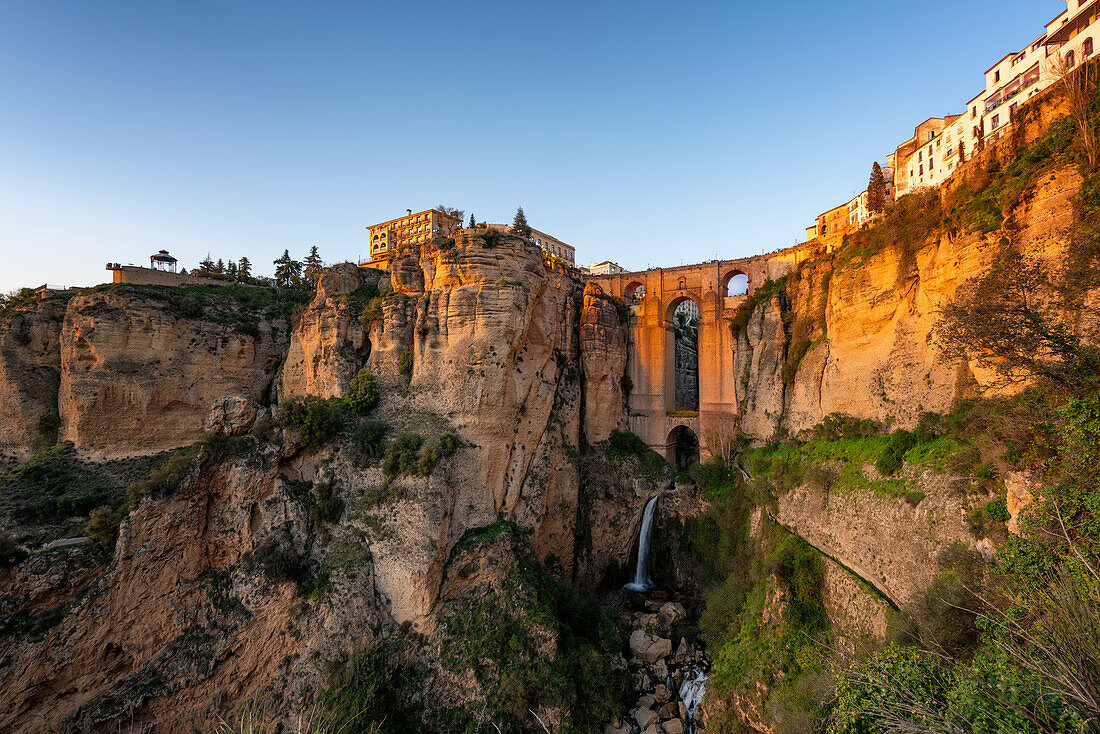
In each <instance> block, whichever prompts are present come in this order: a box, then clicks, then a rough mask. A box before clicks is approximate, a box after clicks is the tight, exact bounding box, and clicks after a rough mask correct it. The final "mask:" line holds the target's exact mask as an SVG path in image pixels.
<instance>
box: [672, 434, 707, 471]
mask: <svg viewBox="0 0 1100 734" xmlns="http://www.w3.org/2000/svg"><path fill="white" fill-rule="evenodd" d="M668 447H669V454H670V455H669V463H670V464H672V466H673V468H674V469H676V472H677V473H680V472H683V471H687V470H688V467H690V466H691V465H692V464H695V463H697V462H698V461H699V437H698V436H696V435H695V431H693V430H691V429H690V428H688V427H687V426H676V427H675V428H673V429H672V431H671V432H670V433H669V434H668Z"/></svg>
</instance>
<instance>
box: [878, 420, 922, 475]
mask: <svg viewBox="0 0 1100 734" xmlns="http://www.w3.org/2000/svg"><path fill="white" fill-rule="evenodd" d="M916 445H917V437H916V436H915V435H914V434H912V433H910V432H909V431H906V430H903V429H900V428H899V429H898V430H896V431H894V432H893V433H892V434H891V435H890V443H888V444H886V447H885V448H884V449H883V450H882V453H881V454H879V457H878V460H877V461H875V468H876V469H878V470H879V473H881V474H882V475H883V476H892V475H894V474H897V472H898V470H899V469H901V467H902V464H903V463H904V459H905V454H907V453H908V452H909V449H911V448H913V447H914V446H916Z"/></svg>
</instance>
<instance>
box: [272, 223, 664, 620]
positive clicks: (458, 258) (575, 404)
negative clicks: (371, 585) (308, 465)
mask: <svg viewBox="0 0 1100 734" xmlns="http://www.w3.org/2000/svg"><path fill="white" fill-rule="evenodd" d="M392 267H393V270H392V273H391V274H390V280H389V283H385V282H382V284H381V287H380V288H379V291H380V292H382V293H383V294H384V295H383V296H382V299H381V302H380V303H379V304H376V305H375V306H373V307H372V308H374V309H375V311H376V315H375V316H374V318H373V319H371V318H368V319H367V320H366V324H364V320H363V319H362V318H361V317H360V316H361V312H362V308H363V306H362V304H360V305H359V306H358V307H354V306H353V305H351V304H348V302H347V300H346V299H345V298H341V296H343V295H345V294H348V293H351V292H353V291H355V290H356V289H358V288H360V287H362V286H363V285H366V281H367V279H368V278H371V277H377V276H374V275H373V274H372V273H370V272H368V273H362V272H355V271H358V269H354V270H352V269H334V270H330V271H329V273H328V274H326V276H325V278H324V279H323V280H322V282H321V288H320V289H319V291H318V294H317V297H316V299H315V300H314V302H313V304H311V306H310V307H309V308H308V309H307V310H306V312H305V314H304V315H303V317H302V319H301V320H300V321H299V323H298V325H297V327H296V329H295V331H294V334H293V335H292V337H291V347H290V352H289V355H288V359H287V363H286V365H285V366H284V368H283V372H282V376H281V379H280V386H281V387H280V399H281V400H286V399H290V398H293V397H296V396H301V395H305V394H318V395H322V396H331V395H340V394H343V391H344V390H345V389H346V387H347V384H348V382H350V380H351V378H352V377H353V376H354V375H355V374H356V372H358V370H359V369H360V368H361V367H366V368H367V369H368V370H369V371H370V372H371V373H372V374H373V375H374V376H375V378H376V380H377V381H378V383H379V384H380V385H381V386H382V388H383V390H382V392H383V394H384V405H383V406H382V408H381V411H380V414H381V415H384V416H386V417H387V420H388V421H389V422H390V423H392V424H394V425H395V426H403V425H406V424H407V425H408V426H409V428H410V430H412V429H414V428H415V425H416V423H415V420H413V418H412V417H415V416H423V417H424V418H423V420H437V419H442V420H443V421H444V422H445V423H446V424H448V425H450V426H453V428H454V429H455V430H456V432H457V433H458V435H459V436H460V437H462V438H463V439H464V440H465V441H466V442H468V443H469V444H470V448H469V449H468V450H467V454H468V457H467V459H466V460H465V461H463V462H462V464H461V465H459V466H454V467H452V468H451V469H450V470H449V471H448V477H447V479H446V481H445V482H440V481H438V480H436V479H433V480H432V482H433V486H434V487H435V491H434V492H432V493H425V495H424V496H425V502H423V503H420V504H418V505H417V506H415V507H413V506H408V507H406V508H404V509H401V508H395V513H394V514H393V515H390V516H388V517H387V518H386V522H387V526H388V527H392V528H394V532H393V534H392V536H391V537H390V538H388V539H387V540H386V541H385V542H381V543H379V544H378V546H377V547H375V548H374V549H373V554H374V558H375V563H376V566H377V568H378V569H379V579H380V581H379V584H380V588H381V589H382V591H383V594H384V595H385V596H386V597H387V598H388V599H389V601H390V603H391V605H392V606H391V609H392V612H393V614H394V616H395V618H396V619H398V620H399V621H411V622H414V623H416V624H417V625H430V624H431V618H432V611H433V608H434V605H435V603H436V599H437V596H436V595H437V593H438V589H439V580H440V578H441V574H442V572H443V564H444V562H445V560H446V556H447V551H448V549H449V548H450V547H451V545H453V544H454V543H455V542H456V541H457V540H458V539H459V537H461V535H462V534H463V533H464V532H465V531H466V530H468V529H470V528H477V527H482V526H487V525H490V524H492V523H493V522H495V521H497V520H498V519H500V518H504V519H507V520H512V521H515V522H517V523H519V524H520V525H521V526H522V527H525V528H529V529H531V531H532V533H533V537H532V540H533V545H534V548H535V551H536V553H538V555H539V556H540V557H541V558H547V557H553V558H555V559H557V562H558V563H559V564H560V571H559V572H560V573H561V574H562V576H563V577H564V578H571V577H572V574H573V558H574V555H575V552H574V536H575V524H576V522H575V520H576V517H577V512H578V487H579V486H580V483H581V480H580V474H579V467H578V464H577V461H576V459H575V457H576V455H577V452H578V450H579V447H580V445H581V436H582V432H583V434H584V436H585V438H586V440H587V441H589V442H599V441H602V440H605V439H606V438H607V436H608V434H609V433H610V431H611V430H612V429H613V428H615V427H617V426H618V425H619V422H620V420H621V411H622V394H621V388H620V383H621V380H622V375H623V371H624V368H625V363H626V338H625V331H624V328H623V325H622V323H621V322H620V319H619V316H618V313H617V311H616V309H615V306H614V304H613V303H612V302H611V301H610V300H609V299H607V298H606V297H605V296H604V295H603V294H602V293H601V292H600V289H599V288H598V287H596V286H595V285H589V286H587V287H585V286H583V285H582V284H581V282H580V281H578V280H577V279H575V278H573V277H572V276H570V275H568V274H567V273H566V272H564V271H561V270H556V269H552V268H550V267H548V266H547V265H546V263H545V262H544V259H543V256H542V253H541V251H540V250H539V249H538V248H536V247H533V246H531V245H528V244H526V243H524V242H523V241H521V240H519V239H514V238H507V237H505V238H502V239H501V240H500V241H499V242H497V243H495V244H494V245H492V246H490V245H488V244H487V243H485V242H484V241H483V240H482V239H480V238H477V237H471V238H469V239H467V240H465V241H461V242H458V243H456V244H455V245H454V246H451V247H447V246H444V247H443V248H439V247H437V246H434V245H433V246H426V247H423V248H420V249H417V250H414V251H411V252H409V253H407V254H406V255H405V256H404V257H402V258H399V259H396V260H395V261H394V262H393V264H392ZM364 326H366V328H367V329H369V331H365V330H364ZM430 416H437V417H438V418H437V419H432V418H430ZM416 420H419V419H416ZM410 421H412V422H410ZM398 430H399V429H398V428H396V427H395V428H394V432H397V431H398ZM348 481H350V482H353V483H354V482H355V481H356V480H355V479H353V478H352V477H351V476H349V477H348ZM368 481H382V479H381V477H378V478H377V479H376V480H368ZM639 502H644V500H639ZM406 510H407V511H406ZM639 511H640V504H639Z"/></svg>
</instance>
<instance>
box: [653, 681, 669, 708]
mask: <svg viewBox="0 0 1100 734" xmlns="http://www.w3.org/2000/svg"><path fill="white" fill-rule="evenodd" d="M670 698H672V694H670V693H669V692H668V686H666V685H665V684H664V683H661V684H660V685H658V686H657V688H656V690H654V691H653V701H654V703H656V704H657V705H658V706H663V705H664V704H666V703H668V701H669V699H670Z"/></svg>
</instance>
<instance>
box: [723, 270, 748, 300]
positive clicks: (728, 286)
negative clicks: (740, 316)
mask: <svg viewBox="0 0 1100 734" xmlns="http://www.w3.org/2000/svg"><path fill="white" fill-rule="evenodd" d="M748 292H749V276H748V274H747V273H743V272H742V271H740V270H731V271H729V272H728V273H726V276H725V277H724V278H722V295H724V296H725V297H726V298H729V297H730V296H744V295H746V294H747V293H748Z"/></svg>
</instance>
